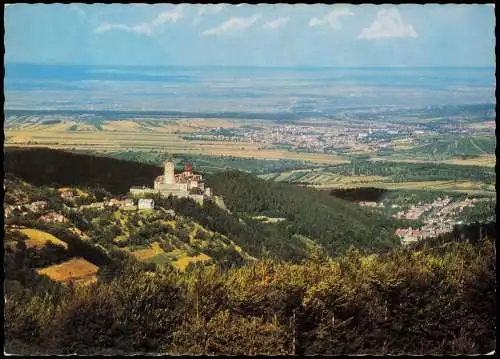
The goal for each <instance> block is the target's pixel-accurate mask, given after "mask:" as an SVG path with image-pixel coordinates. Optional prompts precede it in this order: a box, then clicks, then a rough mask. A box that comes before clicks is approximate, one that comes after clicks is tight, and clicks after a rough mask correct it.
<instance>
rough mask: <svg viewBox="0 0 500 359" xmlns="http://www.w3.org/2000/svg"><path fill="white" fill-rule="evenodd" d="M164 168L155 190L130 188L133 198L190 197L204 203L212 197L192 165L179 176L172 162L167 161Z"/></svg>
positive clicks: (186, 166)
mask: <svg viewBox="0 0 500 359" xmlns="http://www.w3.org/2000/svg"><path fill="white" fill-rule="evenodd" d="M163 166H164V170H163V176H158V177H156V178H155V180H154V183H153V188H148V187H132V188H130V193H131V194H132V195H133V196H142V195H144V194H159V195H160V196H162V197H168V196H170V195H172V196H176V197H189V198H192V199H194V200H195V201H198V202H202V201H203V198H204V197H208V198H211V197H212V193H211V190H210V188H208V187H207V188H205V184H204V182H203V177H202V176H201V175H196V174H194V173H193V168H192V166H191V165H189V164H186V165H185V166H184V171H183V172H182V173H179V174H175V171H174V170H175V166H174V163H173V162H172V161H171V160H167V161H165V162H164V165H163Z"/></svg>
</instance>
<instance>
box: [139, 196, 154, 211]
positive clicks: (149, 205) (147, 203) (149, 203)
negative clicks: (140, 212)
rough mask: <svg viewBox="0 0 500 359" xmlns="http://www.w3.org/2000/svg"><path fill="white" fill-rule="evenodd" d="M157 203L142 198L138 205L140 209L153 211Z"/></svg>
mask: <svg viewBox="0 0 500 359" xmlns="http://www.w3.org/2000/svg"><path fill="white" fill-rule="evenodd" d="M154 206H155V202H154V201H153V200H152V199H150V198H141V199H139V202H138V203H137V207H138V209H153V208H154Z"/></svg>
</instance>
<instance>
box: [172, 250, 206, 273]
mask: <svg viewBox="0 0 500 359" xmlns="http://www.w3.org/2000/svg"><path fill="white" fill-rule="evenodd" d="M210 259H211V258H210V257H209V256H207V255H206V254H205V253H201V254H199V255H197V256H196V257H188V256H185V257H182V258H180V259H179V260H177V261H175V262H174V263H173V264H174V266H175V267H176V268H178V269H181V270H185V269H186V268H187V266H188V265H189V264H190V263H196V262H205V261H209V260H210Z"/></svg>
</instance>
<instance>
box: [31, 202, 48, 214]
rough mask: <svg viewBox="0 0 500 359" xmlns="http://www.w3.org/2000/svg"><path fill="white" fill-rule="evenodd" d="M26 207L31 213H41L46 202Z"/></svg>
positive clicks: (34, 203)
mask: <svg viewBox="0 0 500 359" xmlns="http://www.w3.org/2000/svg"><path fill="white" fill-rule="evenodd" d="M26 207H28V208H29V209H30V210H31V211H33V212H38V211H41V210H42V209H45V208H47V202H46V201H36V202H32V203H30V204H29V205H27V206H26Z"/></svg>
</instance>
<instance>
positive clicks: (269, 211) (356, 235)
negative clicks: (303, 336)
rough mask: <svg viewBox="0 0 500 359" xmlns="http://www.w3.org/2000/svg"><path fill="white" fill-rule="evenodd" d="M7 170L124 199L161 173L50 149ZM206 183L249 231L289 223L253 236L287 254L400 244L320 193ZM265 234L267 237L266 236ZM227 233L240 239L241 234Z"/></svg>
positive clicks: (249, 179)
mask: <svg viewBox="0 0 500 359" xmlns="http://www.w3.org/2000/svg"><path fill="white" fill-rule="evenodd" d="M4 166H5V171H6V172H8V173H12V174H14V175H16V176H18V177H20V178H22V179H23V180H25V181H27V182H30V183H32V184H35V185H38V186H43V185H48V186H52V185H59V186H84V187H101V188H104V189H106V190H108V191H109V192H111V193H114V194H124V193H126V192H127V191H128V189H129V187H130V186H131V185H147V186H151V185H152V181H153V178H154V177H155V176H157V175H159V174H160V173H161V168H159V167H156V166H153V165H147V164H139V163H134V162H127V161H122V160H116V159H110V158H104V157H96V156H91V155H85V154H74V153H70V152H66V151H58V150H52V149H8V150H7V151H6V153H5V164H4ZM206 180H207V184H208V185H209V186H211V187H212V188H213V189H214V193H217V194H221V195H222V196H223V198H224V201H225V202H226V204H227V205H228V207H229V209H230V210H231V211H232V212H235V213H236V214H237V215H238V217H240V218H241V219H242V220H244V223H246V224H247V225H248V226H250V224H251V223H253V222H255V220H252V219H251V218H248V217H251V216H254V215H264V216H268V217H279V218H285V219H286V220H285V221H283V222H279V223H275V224H266V225H265V226H264V227H265V228H264V227H263V228H261V231H259V232H260V233H259V234H257V233H256V234H254V235H253V236H252V238H254V237H255V236H262V237H263V238H262V239H264V238H268V239H269V240H266V241H264V242H266V243H267V244H268V245H269V244H270V242H273V243H275V244H276V245H278V244H279V246H278V247H283V248H288V247H290V246H294V247H295V246H299V247H304V245H306V243H308V241H309V240H312V241H313V242H315V243H317V244H319V245H321V247H323V248H324V249H326V251H327V253H329V254H331V255H335V254H339V253H343V252H344V251H345V250H346V249H347V248H349V246H350V245H352V244H353V245H355V246H357V247H358V248H360V249H366V250H368V251H373V250H385V249H389V248H391V247H393V246H394V245H396V244H397V243H398V240H397V238H396V237H394V236H393V234H392V233H393V231H394V229H395V227H396V225H397V223H396V221H395V220H393V219H390V218H385V217H383V216H381V215H380V214H377V213H375V212H372V211H370V210H365V209H362V208H360V207H358V206H357V205H355V204H352V203H348V202H347V201H344V200H341V199H337V198H333V197H332V196H329V195H328V194H326V193H321V192H320V191H316V190H313V189H310V188H304V187H300V186H296V185H290V184H285V183H273V182H270V181H264V180H261V179H258V178H256V177H255V176H252V175H250V174H245V173H242V172H237V171H231V172H222V173H219V174H215V175H206ZM200 210H201V209H200ZM203 216H204V214H203V213H202V212H200V213H199V215H198V216H197V217H199V218H197V220H199V221H203V220H204V218H203ZM236 222H238V221H236ZM223 223H227V221H226V220H224V221H223ZM231 223H232V222H231ZM247 225H244V227H245V228H246V227H248V226H247ZM223 229H224V228H222V229H218V231H221V230H223ZM266 231H267V232H269V233H267V235H264V233H263V232H266ZM226 232H228V233H227V234H228V235H231V236H233V237H234V236H235V237H240V236H241V233H240V232H241V230H237V229H234V231H229V230H227V231H226ZM297 235H299V238H297ZM300 236H304V237H305V238H303V237H300ZM254 240H255V239H254ZM254 240H252V241H251V242H252V243H253V242H254ZM245 242H248V240H245ZM268 242H269V243H268ZM276 250H277V248H276Z"/></svg>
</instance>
